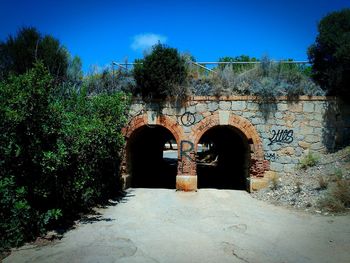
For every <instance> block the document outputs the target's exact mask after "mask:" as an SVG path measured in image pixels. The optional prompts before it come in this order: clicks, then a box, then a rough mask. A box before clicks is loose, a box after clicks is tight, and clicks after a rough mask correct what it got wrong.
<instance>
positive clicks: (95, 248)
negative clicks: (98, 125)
mask: <svg viewBox="0 0 350 263" xmlns="http://www.w3.org/2000/svg"><path fill="white" fill-rule="evenodd" d="M127 192H128V195H127V197H126V198H125V199H124V200H123V202H121V203H119V204H117V205H115V206H108V207H107V208H103V209H97V212H99V213H100V214H101V215H100V216H99V217H97V218H96V220H91V221H86V222H83V221H82V222H80V223H78V225H77V226H76V228H75V229H73V230H71V231H68V232H67V233H65V235H64V237H63V238H62V239H61V240H58V241H55V242H52V243H50V244H49V245H46V246H35V245H33V244H32V245H26V246H24V247H21V248H19V249H16V250H14V251H13V252H12V254H11V255H10V256H9V257H7V258H5V259H4V262H6V263H8V262H36V263H40V262H60V263H61V262H94V263H96V262H101V263H104V262H142V263H147V262H176V263H181V262H191V263H196V262H201V263H203V262H220V263H224V262H250V263H253V262H259V263H263V262H268V263H272V262H276V263H277V262H279V263H281V262H289V263H290V262H298V263H301V262H338V263H341V262H344V263H345V262H349V261H350V215H343V216H322V215H312V214H306V213H303V212H298V211H292V210H289V209H287V208H283V207H276V206H273V205H270V204H267V203H264V202H262V201H259V200H256V199H253V198H252V197H251V196H250V195H249V194H248V193H247V192H245V191H233V190H215V189H200V190H199V191H198V192H176V191H175V190H169V189H141V188H140V189H129V190H128V191H127Z"/></svg>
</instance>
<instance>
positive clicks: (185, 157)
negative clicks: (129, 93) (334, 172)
mask: <svg viewBox="0 0 350 263" xmlns="http://www.w3.org/2000/svg"><path fill="white" fill-rule="evenodd" d="M150 108H152V107H149V105H146V104H145V103H144V102H142V101H138V100H135V101H134V102H133V103H132V105H131V108H130V122H129V123H128V125H127V126H126V127H125V128H124V130H123V132H124V135H125V138H126V142H127V144H126V148H125V149H126V151H125V156H124V163H123V164H124V165H123V167H124V170H123V172H122V173H123V174H122V176H123V178H124V179H125V181H127V180H129V179H127V178H130V177H131V180H132V175H131V176H130V171H132V167H128V166H130V165H132V164H130V163H128V161H127V155H128V152H127V151H128V143H129V138H130V136H131V135H132V134H133V133H134V132H136V131H137V130H138V129H139V128H140V127H142V126H145V125H160V126H163V127H165V128H166V129H168V130H169V131H170V132H171V134H172V135H173V136H174V138H175V140H176V143H177V149H178V172H177V176H176V188H177V189H179V190H186V191H192V190H196V189H197V181H198V180H197V170H196V167H197V164H196V156H197V152H198V143H199V141H200V140H201V138H202V136H203V135H204V134H206V133H207V132H208V131H209V130H211V129H213V128H215V127H222V126H225V127H226V126H227V127H232V129H233V130H235V131H236V132H237V134H239V136H241V137H242V140H243V141H244V142H245V144H246V145H247V147H249V155H247V156H245V157H244V158H246V159H247V166H249V167H246V168H247V169H246V171H247V175H246V177H247V178H246V180H247V182H248V183H247V190H251V189H254V190H256V189H257V188H259V187H257V186H258V185H265V186H266V183H260V182H259V180H260V179H262V180H265V181H266V178H265V179H264V175H265V174H266V172H274V173H276V174H290V173H292V172H294V170H295V169H297V167H298V164H299V163H300V160H301V159H302V158H303V157H304V155H305V154H307V153H308V152H310V151H312V152H327V151H334V150H336V149H337V148H340V147H342V146H344V145H348V144H349V143H350V118H349V116H350V107H349V106H346V105H344V104H342V103H340V102H339V101H337V100H336V99H335V98H332V97H307V96H301V97H299V99H298V100H293V101H290V100H288V99H287V98H286V97H280V98H278V99H277V100H276V101H275V102H271V103H265V104H262V103H261V102H259V101H258V100H257V99H256V98H255V97H252V96H231V97H192V98H190V99H189V100H188V101H187V102H185V103H184V104H183V105H182V106H178V105H173V104H172V103H171V102H168V103H165V105H163V107H162V108H161V109H158V110H157V109H156V110H150ZM153 108H154V107H153ZM265 181H264V182H265ZM250 184H256V185H250Z"/></svg>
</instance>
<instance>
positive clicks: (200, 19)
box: [0, 0, 350, 72]
mask: <svg viewBox="0 0 350 263" xmlns="http://www.w3.org/2000/svg"><path fill="white" fill-rule="evenodd" d="M345 7H348V8H349V7H350V1H349V0H303V1H300V0H294V1H289V0H286V1H283V0H279V1H275V0H270V1H269V0H265V1H263V0H260V1H259V0H244V1H241V0H237V1H234V0H232V1H219V0H216V1H206V0H202V1H191V0H187V1H182V0H177V1H165V0H164V1H155V0H150V1H147V0H144V1H139V0H125V1H119V0H114V1H112V0H96V1H94V0H84V1H74V0H70V1H67V0H61V1H59V0H57V1H42V0H31V1H30V0H28V1H26V0H22V1H20V0H0V17H1V22H0V39H1V40H4V39H6V37H7V36H8V35H9V34H15V33H16V32H17V30H18V28H19V27H21V26H34V27H36V28H37V29H38V30H39V31H40V32H42V33H44V34H51V35H53V36H54V37H56V38H58V39H59V40H60V42H61V43H62V44H63V45H64V46H66V47H67V48H68V50H69V51H70V53H71V54H73V55H78V56H80V57H81V58H82V60H83V67H84V71H85V72H87V71H88V69H89V68H90V67H91V65H98V66H100V67H104V66H106V65H110V64H111V61H124V60H125V59H128V61H129V62H132V61H133V60H134V59H135V58H142V57H143V52H144V50H145V49H147V47H149V46H150V45H152V44H153V43H154V42H158V40H161V42H162V43H165V44H167V45H169V46H171V47H175V48H177V49H178V50H179V51H180V52H189V53H191V54H192V55H194V56H195V58H196V59H197V61H217V60H218V58H220V57H223V56H238V55H241V54H246V55H250V56H255V57H258V58H260V57H261V56H262V55H268V56H269V57H271V58H272V59H284V58H293V59H295V60H306V59H307V55H306V50H307V48H308V46H309V45H310V44H312V43H313V42H314V41H315V37H316V34H317V23H318V21H319V20H320V19H321V18H322V17H323V16H324V15H326V14H328V13H329V12H332V11H335V10H340V9H342V8H345Z"/></svg>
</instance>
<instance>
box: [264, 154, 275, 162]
mask: <svg viewBox="0 0 350 263" xmlns="http://www.w3.org/2000/svg"><path fill="white" fill-rule="evenodd" d="M277 159H278V155H277V154H276V153H272V152H267V153H265V160H268V161H276V160H277Z"/></svg>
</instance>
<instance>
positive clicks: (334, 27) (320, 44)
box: [308, 9, 350, 99]
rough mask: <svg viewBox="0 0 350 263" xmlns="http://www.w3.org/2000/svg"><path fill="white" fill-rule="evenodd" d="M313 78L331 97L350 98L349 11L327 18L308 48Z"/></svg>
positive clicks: (322, 22)
mask: <svg viewBox="0 0 350 263" xmlns="http://www.w3.org/2000/svg"><path fill="white" fill-rule="evenodd" d="M308 56H309V60H310V62H311V64H312V75H313V78H314V79H315V81H317V82H318V83H319V84H320V85H321V87H322V88H323V89H324V90H327V92H328V94H329V95H338V96H342V97H343V98H347V99H349V98H350V88H349V86H350V9H343V10H341V11H338V12H333V13H330V14H329V15H327V16H325V17H324V18H323V19H322V20H321V21H320V22H319V24H318V35H317V37H316V41H315V43H314V44H313V45H311V46H310V47H309V49H308Z"/></svg>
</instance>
